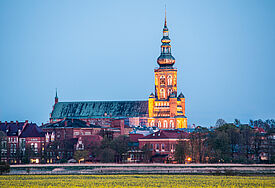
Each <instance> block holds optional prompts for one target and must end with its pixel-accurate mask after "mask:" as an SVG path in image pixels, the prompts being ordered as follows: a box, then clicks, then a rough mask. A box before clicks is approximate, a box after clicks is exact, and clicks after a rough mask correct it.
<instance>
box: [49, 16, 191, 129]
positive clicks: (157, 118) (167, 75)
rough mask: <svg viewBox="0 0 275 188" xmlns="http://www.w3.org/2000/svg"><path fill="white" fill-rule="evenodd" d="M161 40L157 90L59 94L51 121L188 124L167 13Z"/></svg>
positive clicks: (170, 126) (169, 126) (160, 125)
mask: <svg viewBox="0 0 275 188" xmlns="http://www.w3.org/2000/svg"><path fill="white" fill-rule="evenodd" d="M161 42H162V45H161V55H160V56H159V57H158V59H157V63H158V64H159V68H157V69H155V71H154V72H155V94H153V93H152V94H151V95H150V96H149V99H148V100H144V101H81V102H59V101H58V97H57V94H56V97H55V104H54V106H53V110H52V112H51V114H50V122H51V123H53V122H57V121H61V120H63V119H65V118H71V119H80V120H83V121H86V122H87V123H88V124H98V125H104V126H105V125H107V124H111V122H112V121H113V120H115V119H123V120H124V122H126V124H128V125H130V126H138V125H141V126H143V125H146V126H149V127H154V126H156V127H158V128H159V129H177V128H187V118H186V116H185V97H184V95H183V94H182V93H180V94H179V95H178V93H177V69H176V68H174V67H173V65H174V64H175V58H174V57H173V56H172V54H171V45H170V42H171V40H170V38H169V31H168V28H167V22H166V15H165V24H164V28H163V38H162V39H161Z"/></svg>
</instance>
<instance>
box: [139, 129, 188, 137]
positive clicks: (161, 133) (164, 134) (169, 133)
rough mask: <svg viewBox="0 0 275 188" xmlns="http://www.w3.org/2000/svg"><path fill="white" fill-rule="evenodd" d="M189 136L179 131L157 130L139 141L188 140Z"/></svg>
mask: <svg viewBox="0 0 275 188" xmlns="http://www.w3.org/2000/svg"><path fill="white" fill-rule="evenodd" d="M188 136H189V134H188V133H187V132H184V131H181V130H159V131H158V132H155V133H152V134H150V135H147V136H145V137H142V138H140V139H177V138H188Z"/></svg>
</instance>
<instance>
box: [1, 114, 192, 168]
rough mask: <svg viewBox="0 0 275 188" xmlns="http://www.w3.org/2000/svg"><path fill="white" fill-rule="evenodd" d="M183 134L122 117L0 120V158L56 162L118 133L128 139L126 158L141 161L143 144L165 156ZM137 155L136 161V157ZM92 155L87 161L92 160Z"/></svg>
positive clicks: (171, 151)
mask: <svg viewBox="0 0 275 188" xmlns="http://www.w3.org/2000/svg"><path fill="white" fill-rule="evenodd" d="M180 134H182V135H185V136H186V135H187V133H184V132H183V131H179V130H159V129H158V128H156V127H155V128H146V127H139V128H137V127H136V128H133V127H129V126H128V125H125V124H124V121H123V120H114V121H112V123H111V124H110V126H98V125H90V124H88V123H87V122H85V121H81V120H78V119H64V120H61V121H58V122H54V123H47V124H42V125H41V126H37V125H36V124H35V123H32V122H28V121H25V122H18V121H15V122H13V121H11V122H0V140H1V144H0V150H1V155H0V159H1V161H5V162H8V163H10V164H20V163H57V162H63V161H68V160H70V159H73V156H74V153H75V151H78V150H90V149H91V147H92V146H93V145H99V144H100V142H101V141H102V139H103V137H108V138H110V139H114V138H116V137H118V136H120V135H127V136H128V137H129V138H130V142H131V144H132V145H131V144H130V145H129V148H130V150H129V152H128V156H127V157H126V159H128V160H129V161H141V159H142V155H137V154H139V153H142V151H141V148H142V147H143V146H144V145H145V144H149V143H150V146H151V147H152V151H154V154H156V153H161V154H162V155H163V154H165V155H168V154H170V153H173V151H174V150H175V144H176V142H177V139H178V138H179V135H180ZM137 156H139V159H138V160H137V159H136V157H137ZM92 158H93V156H90V160H91V161H93V159H92Z"/></svg>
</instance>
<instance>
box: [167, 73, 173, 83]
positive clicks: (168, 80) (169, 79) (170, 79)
mask: <svg viewBox="0 0 275 188" xmlns="http://www.w3.org/2000/svg"><path fill="white" fill-rule="evenodd" d="M167 84H168V85H169V86H171V85H172V76H171V75H169V76H168V77H167Z"/></svg>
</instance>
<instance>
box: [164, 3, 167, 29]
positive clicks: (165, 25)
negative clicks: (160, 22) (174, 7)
mask: <svg viewBox="0 0 275 188" xmlns="http://www.w3.org/2000/svg"><path fill="white" fill-rule="evenodd" d="M164 27H167V21H166V5H165V22H164Z"/></svg>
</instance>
